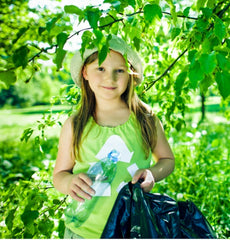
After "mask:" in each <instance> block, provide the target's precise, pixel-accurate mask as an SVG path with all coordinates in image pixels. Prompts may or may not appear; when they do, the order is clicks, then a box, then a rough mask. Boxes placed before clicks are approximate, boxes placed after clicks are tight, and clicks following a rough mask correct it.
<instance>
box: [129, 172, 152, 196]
mask: <svg viewBox="0 0 230 240" xmlns="http://www.w3.org/2000/svg"><path fill="white" fill-rule="evenodd" d="M139 179H143V182H142V183H141V185H140V186H141V188H142V189H143V191H144V192H149V191H151V189H152V188H153V186H154V183H155V180H154V177H153V175H152V172H151V171H150V170H149V169H139V170H137V172H136V173H135V174H134V176H133V179H132V184H135V183H137V182H138V180H139Z"/></svg>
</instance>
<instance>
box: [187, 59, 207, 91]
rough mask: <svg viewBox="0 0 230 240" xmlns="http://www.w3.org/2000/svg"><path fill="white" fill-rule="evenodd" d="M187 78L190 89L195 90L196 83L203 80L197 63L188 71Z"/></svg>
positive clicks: (201, 71) (202, 74)
mask: <svg viewBox="0 0 230 240" xmlns="http://www.w3.org/2000/svg"><path fill="white" fill-rule="evenodd" d="M188 77H189V80H190V86H191V88H192V89H196V88H197V86H198V82H199V81H201V80H203V79H204V72H203V70H202V69H201V67H200V64H199V62H198V61H196V62H195V64H194V66H193V67H192V68H191V69H190V71H189V74H188Z"/></svg>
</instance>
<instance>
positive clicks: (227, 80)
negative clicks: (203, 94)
mask: <svg viewBox="0 0 230 240" xmlns="http://www.w3.org/2000/svg"><path fill="white" fill-rule="evenodd" d="M216 82H217V85H218V89H219V92H220V94H221V96H222V97H223V99H226V98H227V97H228V96H229V95H230V73H229V72H227V71H223V72H217V73H216Z"/></svg>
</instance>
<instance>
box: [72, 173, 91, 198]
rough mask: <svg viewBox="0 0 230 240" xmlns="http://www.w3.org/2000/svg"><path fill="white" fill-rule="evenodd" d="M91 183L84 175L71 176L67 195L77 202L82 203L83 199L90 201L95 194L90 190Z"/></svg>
mask: <svg viewBox="0 0 230 240" xmlns="http://www.w3.org/2000/svg"><path fill="white" fill-rule="evenodd" d="M92 184H93V182H92V180H91V179H90V178H89V177H88V176H87V174H85V173H79V174H73V175H72V177H71V178H70V181H69V186H68V192H69V195H70V196H71V197H72V198H73V199H75V200H76V201H78V202H84V201H85V199H91V198H92V195H94V194H95V191H94V189H93V188H91V186H92Z"/></svg>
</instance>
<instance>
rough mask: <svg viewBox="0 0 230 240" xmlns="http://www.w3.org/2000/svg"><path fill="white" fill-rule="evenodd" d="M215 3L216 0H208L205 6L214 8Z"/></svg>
mask: <svg viewBox="0 0 230 240" xmlns="http://www.w3.org/2000/svg"><path fill="white" fill-rule="evenodd" d="M215 4H216V0H208V2H207V7H208V8H214V6H215Z"/></svg>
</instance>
